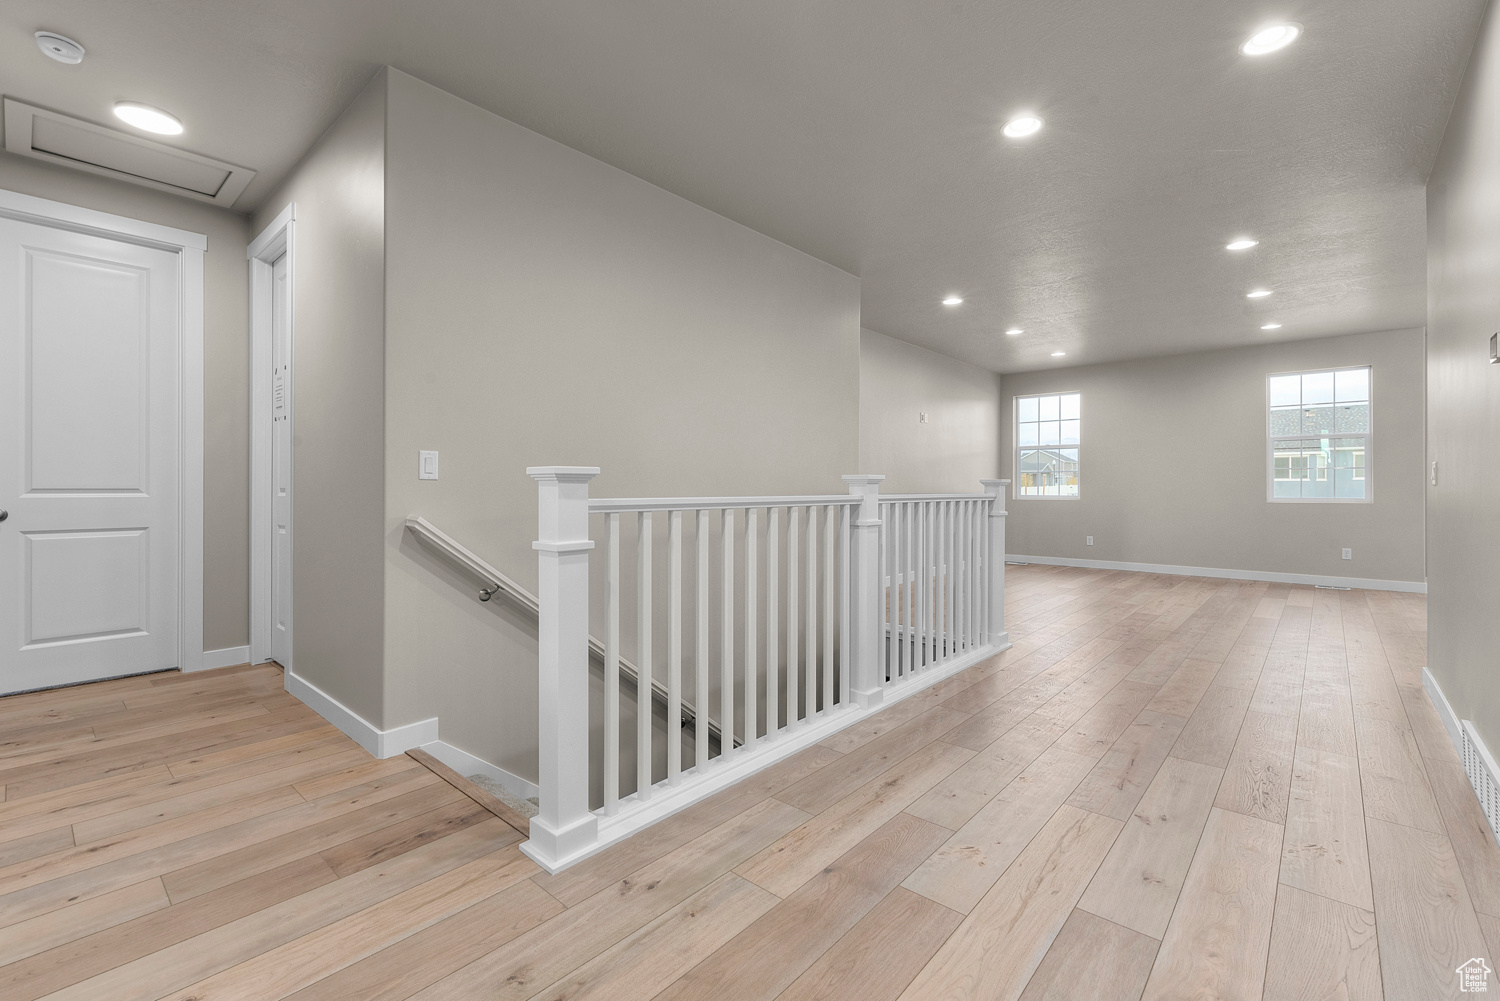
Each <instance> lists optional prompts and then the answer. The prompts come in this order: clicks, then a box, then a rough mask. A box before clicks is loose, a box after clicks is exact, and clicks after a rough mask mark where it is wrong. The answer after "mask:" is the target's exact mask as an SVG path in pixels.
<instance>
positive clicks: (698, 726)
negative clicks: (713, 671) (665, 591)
mask: <svg viewBox="0 0 1500 1001" xmlns="http://www.w3.org/2000/svg"><path fill="white" fill-rule="evenodd" d="M696 534H697V539H698V625H697V630H696V633H695V638H696V639H697V641H698V643H697V649H696V650H695V651H694V657H693V704H694V705H695V706H696V707H697V710H696V711H695V712H694V713H693V757H694V762H693V763H694V764H695V765H696V766H697V767H698V768H699V769H700V770H701V769H703V768H707V767H708V511H707V509H704V510H701V511H699V512H698V531H697V533H696Z"/></svg>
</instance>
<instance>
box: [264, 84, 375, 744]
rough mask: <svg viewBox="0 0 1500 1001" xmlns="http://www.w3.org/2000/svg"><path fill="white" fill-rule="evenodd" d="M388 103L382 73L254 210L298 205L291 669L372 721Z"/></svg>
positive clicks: (267, 212) (268, 216) (267, 216)
mask: <svg viewBox="0 0 1500 1001" xmlns="http://www.w3.org/2000/svg"><path fill="white" fill-rule="evenodd" d="M385 105H386V97H385V76H384V72H383V71H382V73H380V74H378V75H377V76H376V77H375V79H374V80H373V81H372V82H371V83H370V85H369V86H367V87H366V88H365V90H364V91H363V93H361V94H360V96H359V97H358V98H357V99H356V100H355V102H354V103H353V104H352V105H350V106H349V108H348V110H347V111H345V112H344V114H343V116H342V117H340V118H339V120H338V121H337V122H336V123H334V125H333V127H332V128H330V129H329V130H328V132H327V133H326V134H325V135H324V136H323V138H322V139H320V140H319V141H318V143H317V145H316V146H314V147H313V149H312V150H311V152H309V153H308V155H307V157H306V159H304V160H303V162H302V163H301V165H300V166H298V168H297V169H296V171H295V172H294V173H293V174H292V176H291V178H290V179H289V180H288V181H287V182H286V184H284V185H283V186H282V187H281V189H280V190H279V191H278V192H277V193H276V194H275V195H274V196H272V197H271V198H270V199H269V200H268V201H267V202H266V204H265V207H264V208H263V209H262V210H261V212H259V213H258V214H257V215H256V217H255V232H256V233H259V232H260V231H261V230H262V229H263V228H264V227H265V226H266V225H268V224H269V223H270V222H271V221H272V220H273V219H274V218H275V217H276V215H277V214H278V213H279V212H281V210H282V209H283V208H284V207H285V206H286V205H287V204H288V203H289V202H295V203H296V205H297V224H296V229H295V240H296V257H295V261H296V265H295V266H296V274H295V276H294V286H293V296H294V299H293V307H294V310H295V317H294V320H293V331H294V338H295V344H294V352H295V362H294V367H293V379H294V382H293V393H294V398H293V405H294V407H295V412H294V416H295V425H294V434H295V437H294V439H293V445H292V456H293V463H294V469H293V474H292V476H293V479H292V484H293V494H292V502H293V505H294V514H293V518H294V531H295V536H294V545H295V547H296V552H295V556H294V558H293V561H292V574H293V580H292V600H293V630H294V640H293V642H294V645H295V650H294V659H295V664H294V670H295V672H296V673H297V674H298V675H299V676H301V677H303V678H305V679H306V680H308V681H309V682H311V683H312V684H314V685H316V686H317V687H319V688H321V689H322V690H323V691H325V692H327V693H328V694H329V695H331V696H333V697H334V698H335V699H337V700H338V701H340V702H342V703H343V704H344V705H346V706H348V707H349V708H350V709H352V710H354V711H355V712H356V713H358V714H359V715H361V716H363V717H364V718H365V719H367V720H369V721H370V722H371V723H374V724H375V725H377V726H382V725H383V724H382V721H383V720H384V718H385V705H384V698H385V691H384V678H383V673H382V661H383V658H384V649H383V642H382V637H383V626H382V620H383V616H384V608H385V606H384V598H385V589H384V586H383V581H382V569H383V565H384V563H383V560H384V556H383V554H382V545H381V539H382V534H383V529H384V524H385V491H384V472H385V451H384V448H385V396H384V380H385V344H384V339H385V305H384V297H385V280H384V269H385V254H384V247H385V242H384V235H385V110H386V109H385ZM240 256H241V267H242V269H244V251H243V249H242V250H241V252H240Z"/></svg>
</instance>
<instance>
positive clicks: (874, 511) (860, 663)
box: [844, 475, 885, 709]
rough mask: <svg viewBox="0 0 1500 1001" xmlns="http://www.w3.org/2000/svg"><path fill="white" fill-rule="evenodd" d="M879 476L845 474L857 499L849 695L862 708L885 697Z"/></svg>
mask: <svg viewBox="0 0 1500 1001" xmlns="http://www.w3.org/2000/svg"><path fill="white" fill-rule="evenodd" d="M884 479H885V477H884V476H878V475H856V476H845V477H844V482H845V483H847V484H849V493H851V494H853V495H854V496H856V497H858V498H859V499H860V503H859V511H858V513H857V514H856V515H855V521H854V529H853V535H854V540H853V545H852V547H851V552H852V554H853V564H852V566H851V568H850V573H849V576H850V583H851V586H852V587H853V589H854V594H853V600H852V601H851V606H852V607H851V611H850V616H851V618H852V619H853V620H854V621H853V625H852V628H851V630H850V637H849V639H850V652H849V671H850V675H851V677H850V686H849V687H850V697H851V698H852V699H853V700H854V701H855V702H856V703H857V704H858V705H860V706H861V707H863V708H866V709H870V708H873V707H875V706H877V705H879V704H880V703H881V701H882V700H883V699H884V697H885V689H884V680H883V678H882V677H881V663H880V648H879V641H880V632H881V621H882V619H881V611H880V597H881V588H882V585H883V583H884V582H883V581H882V580H881V577H880V569H881V568H880V484H881V482H882V481H883V480H884Z"/></svg>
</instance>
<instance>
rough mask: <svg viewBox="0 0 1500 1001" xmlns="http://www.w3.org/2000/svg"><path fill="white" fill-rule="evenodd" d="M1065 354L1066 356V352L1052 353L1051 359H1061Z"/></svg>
mask: <svg viewBox="0 0 1500 1001" xmlns="http://www.w3.org/2000/svg"><path fill="white" fill-rule="evenodd" d="M1065 354H1067V352H1066V351H1054V352H1052V357H1054V358H1061V357H1062V356H1063V355H1065Z"/></svg>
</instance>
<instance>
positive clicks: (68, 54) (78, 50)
mask: <svg viewBox="0 0 1500 1001" xmlns="http://www.w3.org/2000/svg"><path fill="white" fill-rule="evenodd" d="M36 45H37V48H39V49H41V50H42V51H43V52H44V53H46V54H47V56H49V57H50V58H52V59H56V60H57V61H58V62H60V63H67V64H68V65H70V66H76V65H77V64H78V63H81V62H83V46H82V45H79V44H78V43H77V42H75V41H73V39H71V38H68V37H66V36H64V35H59V34H58V33H57V32H55V31H38V32H37V33H36Z"/></svg>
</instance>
